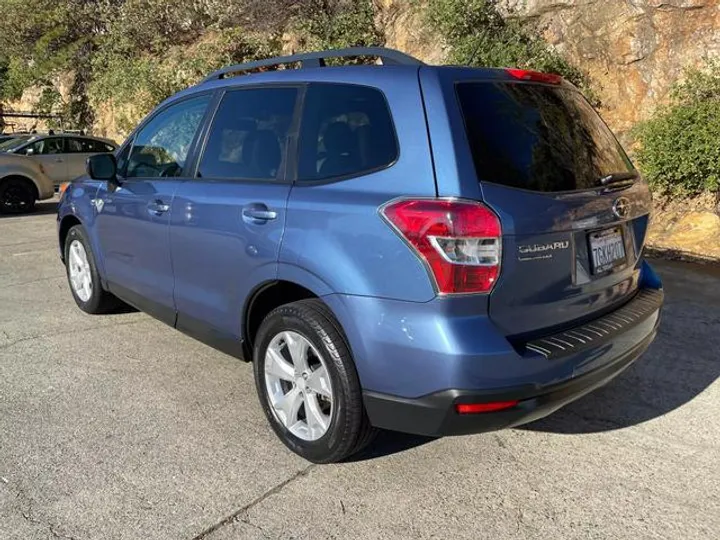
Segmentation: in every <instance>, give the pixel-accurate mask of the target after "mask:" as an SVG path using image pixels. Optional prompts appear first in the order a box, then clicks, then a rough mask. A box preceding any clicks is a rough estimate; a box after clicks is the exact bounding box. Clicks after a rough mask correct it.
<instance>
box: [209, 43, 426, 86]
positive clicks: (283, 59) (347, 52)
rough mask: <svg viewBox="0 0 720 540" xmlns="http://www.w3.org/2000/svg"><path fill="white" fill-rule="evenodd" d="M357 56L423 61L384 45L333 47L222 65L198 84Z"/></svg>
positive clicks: (393, 61)
mask: <svg viewBox="0 0 720 540" xmlns="http://www.w3.org/2000/svg"><path fill="white" fill-rule="evenodd" d="M358 56H376V57H378V58H380V59H381V60H382V61H383V64H384V65H399V66H422V65H424V63H423V62H421V61H420V60H418V59H417V58H413V57H412V56H410V55H407V54H405V53H401V52H400V51H396V50H394V49H386V48H384V47H350V48H347V49H334V50H329V51H321V52H311V53H302V54H293V55H291V56H277V57H275V58H268V59H265V60H257V61H255V62H246V63H245V64H236V65H234V66H228V67H224V68H222V69H218V70H217V71H214V72H212V73H211V74H210V75H208V76H207V77H205V78H204V79H203V80H202V81H201V82H200V84H204V83H206V82H210V81H214V80H217V79H223V78H225V76H226V75H227V74H228V73H240V72H243V71H251V70H253V69H258V68H263V67H272V66H278V65H281V64H293V63H296V62H299V63H300V67H301V68H308V67H324V66H325V59H327V58H357V57H358Z"/></svg>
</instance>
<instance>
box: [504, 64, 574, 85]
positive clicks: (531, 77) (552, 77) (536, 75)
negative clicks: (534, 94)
mask: <svg viewBox="0 0 720 540" xmlns="http://www.w3.org/2000/svg"><path fill="white" fill-rule="evenodd" d="M505 72H506V73H507V74H508V75H510V76H511V77H512V78H513V79H518V80H520V81H531V82H540V83H545V84H560V83H561V82H562V77H561V76H560V75H556V74H555V73H540V72H539V71H530V70H527V69H512V68H508V69H506V70H505Z"/></svg>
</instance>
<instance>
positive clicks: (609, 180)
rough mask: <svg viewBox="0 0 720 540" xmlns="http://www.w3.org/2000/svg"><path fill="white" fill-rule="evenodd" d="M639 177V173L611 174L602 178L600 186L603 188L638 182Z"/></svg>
mask: <svg viewBox="0 0 720 540" xmlns="http://www.w3.org/2000/svg"><path fill="white" fill-rule="evenodd" d="M637 177H638V173H637V171H625V172H616V173H610V174H608V175H605V176H603V177H602V178H600V179H599V180H598V184H599V185H601V186H609V185H610V184H618V183H620V182H623V183H626V182H632V181H633V180H637Z"/></svg>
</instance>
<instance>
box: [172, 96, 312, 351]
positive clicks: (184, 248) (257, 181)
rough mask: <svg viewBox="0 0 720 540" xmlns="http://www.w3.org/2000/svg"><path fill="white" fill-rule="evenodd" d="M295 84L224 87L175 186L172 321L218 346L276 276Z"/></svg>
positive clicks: (233, 337)
mask: <svg viewBox="0 0 720 540" xmlns="http://www.w3.org/2000/svg"><path fill="white" fill-rule="evenodd" d="M299 94H300V90H299V89H298V88H297V87H294V86H263V87H253V88H235V89H228V90H227V91H226V92H225V93H224V95H223V96H222V98H221V101H220V104H219V106H218V109H217V111H216V112H215V115H214V118H213V121H212V124H211V125H210V128H209V131H208V134H207V136H206V142H205V145H204V149H203V151H202V155H201V156H200V158H199V160H198V165H197V172H196V174H195V175H194V178H192V179H191V180H189V181H187V182H184V183H183V184H182V185H181V186H180V187H179V189H178V191H177V193H176V194H175V199H174V201H173V209H172V220H171V228H170V240H171V245H172V261H173V268H174V274H175V303H176V306H177V310H178V321H177V327H178V328H179V329H181V330H184V331H188V332H190V333H192V334H194V335H196V336H197V337H200V338H201V339H206V340H209V341H212V342H214V345H215V346H216V347H219V348H225V347H224V346H223V343H225V344H228V345H229V346H231V345H232V344H233V343H234V344H238V343H239V336H240V330H241V322H240V321H241V318H242V311H243V306H244V302H245V300H246V299H247V298H248V296H249V295H250V293H251V291H252V289H253V288H254V287H255V286H256V285H257V284H258V283H262V282H264V281H268V280H272V279H275V278H276V276H277V261H278V253H279V249H280V241H281V239H282V235H283V228H284V224H285V210H286V205H287V198H288V194H289V192H290V183H289V182H288V179H287V178H286V167H287V162H288V148H289V146H290V139H291V134H292V133H293V132H294V130H295V129H296V127H295V125H294V122H295V118H296V112H295V111H296V107H297V105H298V101H299V100H298V96H299ZM228 352H231V353H235V352H236V351H234V350H233V351H228Z"/></svg>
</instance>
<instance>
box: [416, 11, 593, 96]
mask: <svg viewBox="0 0 720 540" xmlns="http://www.w3.org/2000/svg"><path fill="white" fill-rule="evenodd" d="M427 4H428V5H427V14H428V20H429V23H430V25H431V27H432V28H434V29H435V30H436V31H437V32H438V33H439V34H440V35H441V36H443V37H444V39H445V41H446V42H447V44H448V45H449V46H450V57H449V60H450V62H451V63H453V64H461V65H469V66H483V67H519V68H524V69H534V70H538V71H544V72H548V73H557V74H560V75H562V76H563V77H565V79H567V80H568V81H570V82H572V83H573V84H575V85H576V86H578V87H579V88H581V89H582V90H583V91H584V92H585V93H586V95H588V96H589V97H590V98H591V101H596V99H595V96H594V94H593V93H592V91H591V89H590V85H589V81H588V79H587V77H586V76H585V74H584V73H583V72H582V71H581V70H580V69H578V68H577V67H576V66H573V65H572V64H570V63H569V62H568V61H567V60H565V59H564V58H563V57H562V56H561V55H560V54H559V53H558V52H557V51H556V50H555V49H553V48H552V47H551V46H550V45H548V44H547V43H546V42H545V41H544V40H543V38H542V36H541V35H540V34H539V33H538V32H537V30H536V29H534V28H533V27H531V26H528V25H523V24H522V23H520V22H519V21H518V20H516V19H513V18H511V17H503V15H502V14H501V13H500V11H499V10H498V6H497V1H496V0H428V2H427Z"/></svg>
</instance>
